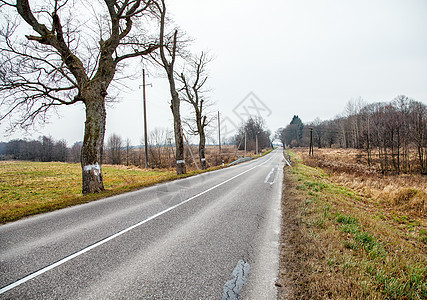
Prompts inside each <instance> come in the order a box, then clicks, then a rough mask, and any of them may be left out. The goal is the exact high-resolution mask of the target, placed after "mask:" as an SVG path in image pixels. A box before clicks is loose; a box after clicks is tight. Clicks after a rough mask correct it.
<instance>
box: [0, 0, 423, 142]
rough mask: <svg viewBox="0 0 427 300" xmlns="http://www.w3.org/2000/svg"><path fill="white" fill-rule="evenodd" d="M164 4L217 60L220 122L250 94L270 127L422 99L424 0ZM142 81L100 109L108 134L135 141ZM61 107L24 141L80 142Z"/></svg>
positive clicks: (164, 91) (78, 124) (156, 90)
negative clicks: (353, 106)
mask: <svg viewBox="0 0 427 300" xmlns="http://www.w3.org/2000/svg"><path fill="white" fill-rule="evenodd" d="M168 2H169V11H170V12H171V13H172V16H173V18H174V20H175V21H176V23H177V24H179V25H180V26H181V27H182V28H183V29H184V30H185V31H186V32H187V33H188V34H189V35H191V36H192V37H194V38H195V41H194V43H193V45H192V49H193V50H194V51H201V50H210V53H211V54H213V55H214V56H215V57H216V59H215V60H214V61H213V62H212V63H211V64H210V80H209V82H208V84H209V86H210V87H211V88H212V92H211V94H210V98H211V100H212V101H214V102H215V107H213V110H215V111H216V110H219V111H221V115H222V117H225V118H226V119H227V120H226V121H231V122H234V123H235V124H239V122H240V121H239V117H238V115H236V114H235V113H234V112H233V109H235V108H236V107H237V106H238V105H239V104H240V107H239V108H237V109H235V111H237V112H239V109H240V112H239V113H238V114H241V113H242V109H243V108H244V107H246V108H250V107H251V104H254V102H251V101H252V100H253V101H255V103H256V104H257V106H258V107H259V110H258V112H259V113H260V114H261V115H262V116H263V117H265V119H266V121H267V125H268V127H269V129H270V130H271V131H273V132H274V131H275V130H276V129H277V128H279V127H285V126H286V125H287V124H288V123H289V122H290V121H291V119H292V116H293V115H294V114H297V115H299V116H300V118H301V119H302V120H303V122H309V121H312V120H314V119H315V118H316V117H319V118H320V119H322V120H325V119H330V118H333V117H334V116H336V115H338V114H340V113H342V112H343V111H344V108H345V105H346V103H347V101H349V100H351V99H356V98H359V97H361V98H362V99H363V100H364V101H366V102H368V103H371V102H378V101H387V102H388V101H390V100H392V99H393V98H395V97H396V96H397V95H400V94H404V95H406V96H408V97H410V98H413V99H415V100H418V101H421V102H423V103H425V104H427V1H425V0H357V1H356V0H353V1H349V0H330V1H327V0H270V1H265V2H261V1H255V0H215V1H214V0H204V1H200V0H173V1H172V0H170V1H168ZM260 3H263V4H260ZM140 81H142V79H139V81H129V87H130V88H131V91H130V92H128V93H122V94H121V95H120V99H121V102H120V103H116V104H114V105H113V106H112V107H109V108H108V111H107V133H106V138H108V136H109V135H110V134H111V133H113V132H114V133H117V134H119V135H120V136H122V137H123V138H124V139H126V138H130V139H131V141H132V143H133V144H134V145H135V144H139V143H140V141H141V138H142V136H143V134H142V105H141V98H142V96H141V94H142V92H141V90H140V89H139V87H138V85H139V84H141V83H140ZM147 81H148V82H151V83H152V84H153V86H152V87H148V88H147V98H148V104H147V106H148V113H149V118H148V124H149V130H150V129H154V128H155V127H170V128H171V127H172V114H171V112H170V109H169V104H168V100H169V99H170V96H169V95H168V86H167V81H166V79H156V78H154V77H150V78H148V79H147ZM251 92H252V93H253V94H252V96H250V97H249V98H248V99H246V100H244V99H245V97H246V96H247V95H248V94H249V93H251ZM253 95H255V96H257V98H258V99H259V101H260V102H259V101H258V100H257V98H254V96H253ZM248 101H249V102H248ZM245 105H246V106H245ZM261 109H264V110H261ZM59 114H60V118H57V117H55V116H53V117H52V118H50V124H48V125H46V126H45V127H44V128H39V131H38V132H32V133H31V134H32V135H30V136H29V138H37V137H38V136H39V135H41V134H45V135H49V134H50V135H52V136H53V137H54V138H55V139H60V138H65V139H66V140H67V141H68V143H69V144H70V145H71V144H72V143H73V142H75V141H78V140H82V138H83V123H84V110H83V107H82V106H76V107H73V108H70V107H66V108H64V109H61V110H60V111H59ZM230 124H231V123H229V124H228V128H230V126H231V125H230ZM20 135H22V133H20ZM16 136H17V135H16V134H15V135H14V136H13V137H16ZM213 137H214V138H215V137H216V134H215V135H214V136H213ZM2 140H7V138H2Z"/></svg>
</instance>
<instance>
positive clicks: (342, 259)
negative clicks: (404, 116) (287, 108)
mask: <svg viewBox="0 0 427 300" xmlns="http://www.w3.org/2000/svg"><path fill="white" fill-rule="evenodd" d="M334 151H339V152H340V153H337V152H334ZM316 152H317V153H318V151H316ZM306 153H307V154H308V149H299V150H298V149H297V150H295V151H294V150H293V152H290V155H291V156H292V160H293V162H294V164H293V168H285V179H284V180H285V182H284V184H285V186H284V190H283V206H282V210H283V221H282V222H283V225H282V231H283V233H282V244H281V245H282V247H281V275H280V285H282V286H283V288H282V289H281V291H282V294H281V296H282V298H283V299H284V298H286V293H287V292H288V291H287V290H286V288H285V287H286V286H289V287H290V288H291V289H292V291H291V295H294V297H293V298H295V299H427V251H426V249H427V248H426V247H427V222H426V217H425V208H423V207H422V206H421V205H420V203H424V202H425V200H426V196H425V192H426V189H425V187H426V185H425V183H426V178H425V177H422V176H420V177H419V176H413V177H409V176H402V178H400V177H399V176H391V177H390V176H388V177H387V176H380V175H378V174H375V173H373V174H370V175H369V172H370V171H369V170H367V169H366V168H365V166H363V165H356V164H355V163H354V162H352V160H353V158H356V157H355V156H353V155H352V154H351V153H350V152H346V151H344V150H331V149H325V150H322V152H321V155H319V156H317V158H316V157H314V158H310V159H309V158H308V157H306V156H305V154H306ZM325 165H328V166H329V167H326V166H325ZM319 166H321V167H322V168H320V167H319ZM333 166H335V167H333ZM323 168H324V169H323ZM365 169H366V170H365ZM384 188H385V191H384V190H383V189H384ZM408 190H412V192H408ZM423 205H425V204H423ZM291 298H292V297H291Z"/></svg>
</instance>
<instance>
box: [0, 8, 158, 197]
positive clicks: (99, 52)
mask: <svg viewBox="0 0 427 300" xmlns="http://www.w3.org/2000/svg"><path fill="white" fill-rule="evenodd" d="M153 4H154V2H153V1H150V0H148V1H142V0H135V1H114V0H104V1H101V2H96V3H95V2H93V3H91V4H90V5H93V6H94V14H97V15H96V16H93V17H94V18H93V19H95V20H99V22H98V24H97V25H98V26H99V32H98V33H96V32H94V28H90V26H89V25H88V26H87V27H85V26H84V24H83V23H82V24H80V23H79V22H78V20H77V19H78V18H79V17H82V16H84V14H81V13H80V12H79V9H76V8H75V7H73V6H72V5H77V4H76V3H75V2H72V1H65V0H54V1H44V2H41V1H39V2H38V3H36V4H33V5H34V6H35V8H32V7H30V4H29V1H28V0H17V1H16V2H15V3H11V2H10V1H8V0H0V5H1V6H2V9H5V10H6V9H7V12H8V13H10V14H16V12H17V13H18V15H19V16H20V17H21V18H22V19H23V20H24V21H25V23H27V24H28V25H29V26H30V27H31V28H32V30H33V31H34V32H35V34H34V35H26V39H27V41H26V42H24V41H21V42H19V41H18V40H17V38H16V36H19V33H18V32H19V31H17V30H16V28H17V27H18V23H19V22H16V23H13V22H11V21H10V20H13V19H16V17H12V16H10V17H9V19H7V20H6V21H7V22H8V23H7V24H6V25H4V22H2V23H3V24H2V25H3V26H2V28H1V32H0V38H1V40H0V74H1V80H0V92H1V93H3V94H4V97H3V100H2V102H1V105H2V106H3V107H8V108H7V112H6V113H5V114H4V115H3V116H0V120H4V119H5V118H6V117H10V116H11V115H12V113H14V112H21V117H20V119H19V120H17V121H16V124H17V125H20V126H28V125H31V124H33V123H34V122H36V121H37V120H38V119H44V117H45V116H46V113H47V111H48V110H49V109H50V108H52V107H56V106H59V105H71V104H74V103H83V104H84V106H85V109H86V122H85V133H84V140H83V146H82V153H81V166H82V192H83V194H88V193H94V192H100V191H102V190H104V185H103V178H102V172H101V163H102V155H103V144H104V135H105V122H106V109H105V101H106V96H107V94H108V93H107V89H108V87H109V86H110V84H111V82H112V81H113V79H114V76H115V73H116V70H117V67H118V65H119V64H120V63H121V62H122V61H124V60H125V59H129V58H133V57H139V56H143V55H147V54H150V53H151V52H153V51H155V50H156V49H157V48H159V45H158V43H156V42H155V41H153V42H150V41H149V40H147V38H146V33H144V31H143V30H142V31H141V30H140V31H138V30H137V29H138V28H137V27H135V24H136V23H138V22H139V19H140V18H141V17H143V16H147V18H149V16H150V15H151V14H152V10H151V9H150V8H151V6H153ZM2 13H3V12H2ZM61 17H62V19H61ZM42 22H46V24H43V23H42ZM74 23H79V24H78V25H73V24H74ZM85 29H86V31H84V30H85ZM89 35H93V36H94V39H99V41H98V42H97V43H93V44H91V42H92V40H91V39H88V38H87V37H88V36H89Z"/></svg>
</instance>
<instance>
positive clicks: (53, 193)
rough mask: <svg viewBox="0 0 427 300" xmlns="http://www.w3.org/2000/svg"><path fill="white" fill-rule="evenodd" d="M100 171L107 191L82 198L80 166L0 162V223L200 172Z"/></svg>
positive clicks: (106, 168) (114, 168)
mask: <svg viewBox="0 0 427 300" xmlns="http://www.w3.org/2000/svg"><path fill="white" fill-rule="evenodd" d="M102 169H103V175H104V186H105V189H106V191H104V192H102V193H100V194H92V195H86V196H83V195H82V193H81V166H80V164H69V163H58V162H53V163H42V162H19V161H3V162H0V223H5V222H9V221H13V220H17V219H20V218H22V217H25V216H29V215H33V214H36V213H41V212H47V211H52V210H55V209H59V208H63V207H67V206H71V205H76V204H81V203H85V202H89V201H93V200H96V199H100V198H104V197H107V196H111V195H114V194H118V193H122V192H126V191H131V190H134V189H137V188H141V187H144V186H149V185H153V184H156V183H160V182H163V181H168V180H173V179H176V178H181V177H186V176H191V175H194V174H197V173H199V172H200V171H193V172H190V173H188V174H186V175H182V176H177V175H176V172H175V171H174V170H151V169H150V170H144V169H139V168H136V167H125V166H111V165H103V166H102Z"/></svg>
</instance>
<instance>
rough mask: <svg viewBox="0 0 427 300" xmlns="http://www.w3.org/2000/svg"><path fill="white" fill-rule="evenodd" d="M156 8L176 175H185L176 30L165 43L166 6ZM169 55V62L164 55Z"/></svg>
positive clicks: (160, 4) (163, 4) (161, 5)
mask: <svg viewBox="0 0 427 300" xmlns="http://www.w3.org/2000/svg"><path fill="white" fill-rule="evenodd" d="M156 5H157V8H158V10H159V12H160V58H161V66H162V67H163V68H164V69H165V71H166V74H167V77H168V81H169V90H170V94H171V97H172V99H171V110H172V114H173V120H174V123H173V125H174V132H175V151H176V173H177V174H178V175H180V174H185V173H186V169H185V158H184V150H185V149H184V138H183V131H182V124H181V113H180V101H179V96H178V92H177V90H176V85H175V77H174V76H175V74H174V65H175V61H176V57H177V46H178V30H175V31H174V34H173V36H172V37H171V41H170V43H166V42H165V25H166V24H165V23H166V4H165V1H164V0H161V1H160V3H156ZM166 52H168V53H169V57H170V60H168V57H167V55H166Z"/></svg>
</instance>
